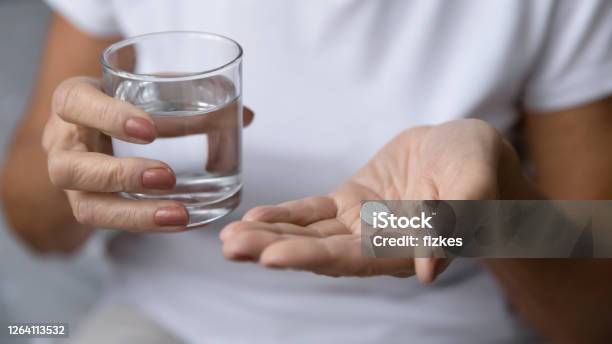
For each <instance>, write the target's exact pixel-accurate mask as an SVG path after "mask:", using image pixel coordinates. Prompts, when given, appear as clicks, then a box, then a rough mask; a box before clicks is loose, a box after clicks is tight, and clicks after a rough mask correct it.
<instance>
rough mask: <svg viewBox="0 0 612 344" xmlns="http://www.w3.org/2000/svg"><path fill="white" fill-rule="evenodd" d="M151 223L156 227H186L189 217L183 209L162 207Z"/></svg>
mask: <svg viewBox="0 0 612 344" xmlns="http://www.w3.org/2000/svg"><path fill="white" fill-rule="evenodd" d="M153 221H154V222H155V224H157V225H158V226H186V225H187V223H189V215H187V211H186V210H185V208H183V207H164V208H159V209H157V211H156V212H155V215H154V216H153Z"/></svg>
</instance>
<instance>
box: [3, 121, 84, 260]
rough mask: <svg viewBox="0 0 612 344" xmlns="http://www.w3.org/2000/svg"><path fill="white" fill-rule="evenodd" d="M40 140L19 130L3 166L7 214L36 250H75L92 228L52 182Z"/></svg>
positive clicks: (12, 223)
mask: <svg viewBox="0 0 612 344" xmlns="http://www.w3.org/2000/svg"><path fill="white" fill-rule="evenodd" d="M20 131H21V132H23V131H22V130H20ZM39 141H40V140H39V138H38V137H35V138H32V137H24V135H20V133H19V132H18V134H17V136H16V137H15V140H14V142H13V145H12V147H11V150H10V151H9V154H8V157H7V160H6V161H5V163H4V166H3V168H2V198H3V205H4V208H5V216H6V219H7V221H8V223H9V225H10V226H11V228H13V230H14V232H15V233H16V234H17V236H18V237H19V238H21V239H22V240H23V241H24V242H26V243H27V244H28V246H30V247H31V248H32V249H33V250H35V251H36V252H40V253H44V252H72V251H74V250H76V249H77V248H79V247H80V246H81V245H82V244H83V243H84V242H85V241H86V240H87V238H88V237H89V235H90V233H91V229H88V228H85V227H83V226H81V225H79V224H78V223H77V222H76V221H75V219H74V216H73V215H72V210H71V209H70V206H69V204H68V201H67V199H66V196H65V193H64V192H63V191H62V190H60V189H58V188H56V187H55V186H53V184H51V181H50V180H49V177H48V172H47V162H46V155H45V153H44V152H43V149H42V147H41V146H40V142H39Z"/></svg>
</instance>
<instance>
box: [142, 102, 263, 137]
mask: <svg viewBox="0 0 612 344" xmlns="http://www.w3.org/2000/svg"><path fill="white" fill-rule="evenodd" d="M238 106H239V104H238V103H237V102H233V103H231V104H229V105H228V106H226V107H222V108H219V109H217V110H214V111H211V112H208V113H205V114H203V115H202V116H156V117H154V118H153V121H154V122H155V125H156V126H157V130H158V136H159V137H176V136H185V135H193V134H205V133H215V132H218V131H231V130H240V126H241V123H242V126H244V127H246V126H248V125H249V124H251V122H253V118H254V117H255V114H254V113H253V111H251V109H248V108H246V107H245V108H243V110H242V121H240V119H241V118H240V117H238V116H236V113H237V112H238V111H239V110H238Z"/></svg>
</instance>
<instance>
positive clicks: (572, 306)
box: [483, 177, 612, 343]
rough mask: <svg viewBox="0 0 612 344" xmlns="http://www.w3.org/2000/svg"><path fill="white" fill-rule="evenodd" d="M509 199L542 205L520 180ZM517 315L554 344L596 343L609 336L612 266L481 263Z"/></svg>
mask: <svg viewBox="0 0 612 344" xmlns="http://www.w3.org/2000/svg"><path fill="white" fill-rule="evenodd" d="M521 184H522V185H524V187H520V188H516V190H519V192H517V193H516V194H513V195H511V198H513V199H540V198H543V197H542V193H541V192H540V191H539V190H538V189H537V188H536V187H534V186H532V184H531V183H529V181H528V180H527V179H526V178H524V177H522V181H521ZM483 264H484V265H485V266H486V267H487V268H488V269H489V270H490V271H491V273H492V274H493V276H494V277H495V278H496V279H497V280H498V281H499V282H500V284H501V287H502V289H503V290H504V291H505V293H506V295H507V296H508V298H509V299H510V301H511V303H512V305H513V306H514V307H515V309H516V310H517V312H518V313H519V314H520V315H521V316H522V317H523V318H524V319H525V320H526V321H527V322H528V323H529V324H531V325H532V326H533V327H534V328H535V329H536V330H538V331H540V332H541V333H543V334H544V335H545V336H547V337H548V338H551V339H553V340H554V341H555V342H561V343H600V342H604V340H607V339H608V338H610V336H612V327H610V322H611V321H612V294H611V293H610V285H612V261H610V260H575V259H574V260H569V259H483Z"/></svg>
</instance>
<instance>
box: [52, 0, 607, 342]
mask: <svg viewBox="0 0 612 344" xmlns="http://www.w3.org/2000/svg"><path fill="white" fill-rule="evenodd" d="M48 2H49V3H50V4H51V5H52V6H53V7H54V8H55V9H56V10H58V11H59V12H60V13H62V14H63V15H64V16H65V17H67V18H68V19H69V20H71V21H72V22H73V23H74V24H75V25H76V26H77V27H79V28H80V29H82V30H83V31H85V32H88V33H90V34H93V35H99V36H101V35H113V34H121V35H123V36H133V35H137V34H142V33H148V32H155V31H163V30H200V31H210V32H215V33H221V34H224V35H227V36H229V37H232V38H234V39H236V40H237V41H239V42H240V43H241V44H242V45H243V47H244V50H245V55H244V100H245V103H246V104H248V105H249V106H250V107H252V108H253V109H254V110H255V111H256V113H257V118H256V121H255V122H254V124H253V125H252V126H251V127H250V128H248V129H246V130H245V139H244V153H243V154H244V178H245V191H244V198H243V204H242V206H241V207H240V209H239V210H238V211H236V212H235V213H234V214H233V215H232V216H230V217H229V218H228V219H226V220H224V221H222V222H220V223H216V224H214V225H212V226H210V227H208V228H205V229H200V230H195V231H191V232H188V233H182V234H172V235H141V236H125V237H124V238H122V239H121V240H119V241H116V242H115V245H114V246H113V250H112V251H113V258H114V260H113V261H114V262H115V263H116V264H115V266H116V274H115V278H114V279H113V281H112V282H111V285H110V288H109V293H110V296H109V298H108V299H107V300H108V301H107V302H129V303H133V304H135V305H138V306H140V307H142V308H143V309H145V310H146V311H147V312H148V314H150V316H151V317H152V318H154V319H155V320H157V321H158V322H159V323H160V324H162V325H163V326H166V327H167V328H168V329H170V330H172V331H174V332H175V333H176V334H177V335H178V336H181V337H183V338H184V339H186V340H188V341H191V342H203V343H210V342H222V343H246V342H248V343H253V342H261V343H287V342H291V343H313V342H316V343H344V342H347V343H354V344H356V343H373V342H377V343H395V342H398V343H400V342H401V343H403V342H415V343H492V342H512V343H514V342H521V341H527V340H528V338H530V334H529V331H527V330H526V329H525V327H524V326H523V325H521V324H520V322H518V321H517V320H516V319H515V318H514V316H513V315H512V311H511V309H510V308H509V307H508V305H507V303H506V301H505V300H504V299H503V296H502V295H501V293H500V291H499V290H498V288H497V286H496V285H495V282H494V281H493V280H492V278H491V277H490V276H489V275H488V274H486V273H485V272H484V271H483V270H482V269H481V268H480V267H479V266H478V264H477V261H472V260H461V259H459V260H457V261H455V262H454V263H453V264H452V265H451V267H450V268H449V270H448V271H447V272H446V273H444V274H443V275H442V276H441V278H440V280H439V281H438V282H436V283H435V284H434V285H432V286H422V285H420V284H419V283H418V282H417V281H415V279H396V278H391V277H377V278H367V279H357V278H340V279H333V278H327V277H320V276H315V275H312V274H308V273H301V272H279V271H269V270H264V269H262V268H261V267H258V266H256V265H254V264H239V263H232V262H228V261H225V260H224V259H223V257H222V255H221V250H220V247H221V246H220V243H219V240H218V238H217V234H218V229H219V228H220V227H222V226H223V225H224V224H225V223H226V222H227V221H230V220H233V219H237V218H239V217H240V216H241V214H242V213H243V212H244V210H245V209H248V208H250V207H253V206H255V205H260V204H270V203H277V202H280V201H285V200H290V199H295V198H298V197H303V196H308V195H312V194H325V193H327V192H329V191H331V190H333V188H334V187H336V186H338V185H339V184H340V183H342V182H343V181H344V180H346V179H347V178H348V177H349V176H350V175H351V174H352V173H354V172H355V171H356V170H357V169H358V168H359V167H360V166H361V165H363V164H364V163H365V162H366V161H367V160H368V159H369V158H370V157H372V155H373V154H374V153H375V152H376V151H377V150H378V149H379V148H380V147H381V146H382V145H383V144H384V143H385V142H387V141H389V140H390V139H391V138H392V137H393V136H394V135H396V134H397V133H398V132H400V131H401V130H403V129H405V128H408V127H411V126H415V125H419V124H426V123H427V124H432V123H440V122H444V121H448V120H452V119H456V118H461V117H477V118H481V119H484V120H486V121H489V122H490V123H491V124H493V125H495V126H496V127H497V128H499V129H500V130H502V131H503V132H505V133H507V132H508V131H509V129H510V128H511V126H512V125H513V124H514V123H516V121H517V119H518V118H517V114H518V112H517V110H516V109H517V107H518V106H519V105H522V106H524V107H526V108H527V109H529V110H537V111H541V112H546V111H551V110H557V109H562V108H567V107H571V106H575V105H578V104H581V103H584V102H588V101H592V100H595V99H597V98H600V97H603V96H604V95H606V94H610V93H611V92H612V1H609V0H581V1H574V0H561V1H551V0H538V1H516V0H496V1H489V0H481V1H479V0H453V1H445V0H387V1H374V0H372V1H368V0H266V1H262V0H259V1H256V0H233V1H227V0H154V1H149V0H146V1H145V0H127V1H125V0H110V1H106V0H80V1H69V0H48Z"/></svg>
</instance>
